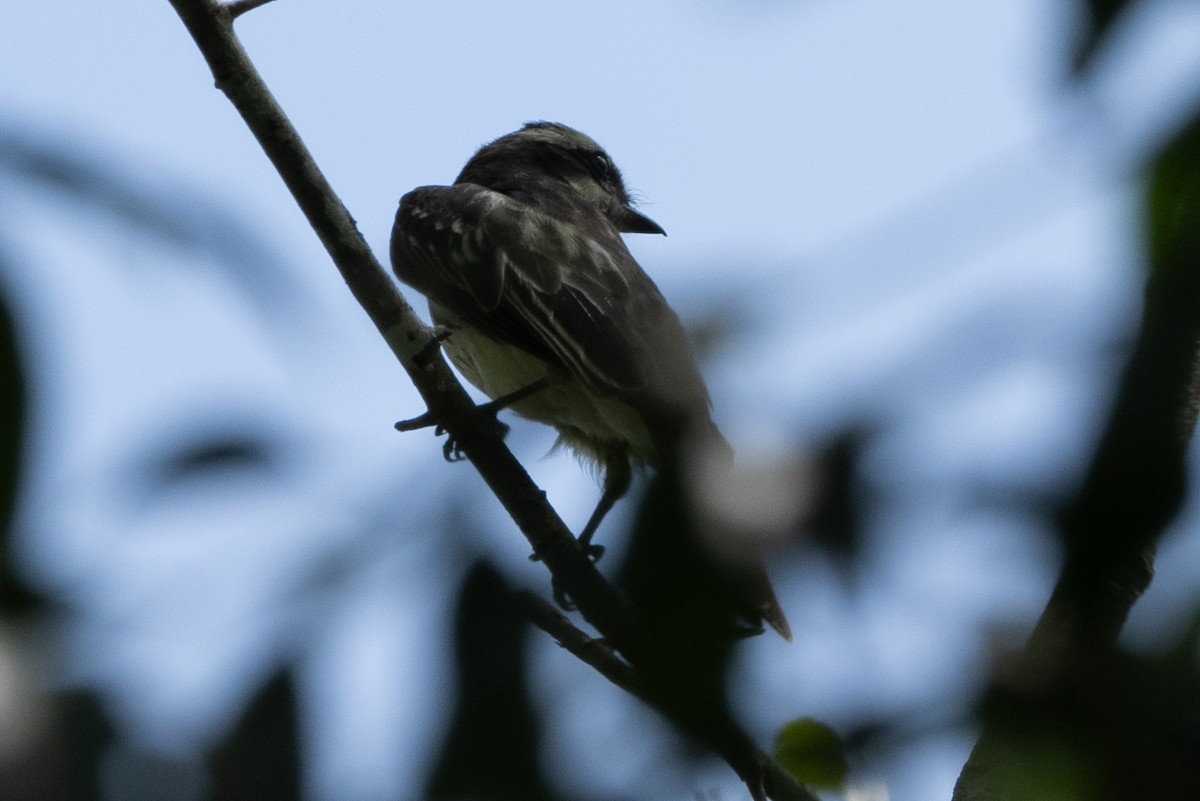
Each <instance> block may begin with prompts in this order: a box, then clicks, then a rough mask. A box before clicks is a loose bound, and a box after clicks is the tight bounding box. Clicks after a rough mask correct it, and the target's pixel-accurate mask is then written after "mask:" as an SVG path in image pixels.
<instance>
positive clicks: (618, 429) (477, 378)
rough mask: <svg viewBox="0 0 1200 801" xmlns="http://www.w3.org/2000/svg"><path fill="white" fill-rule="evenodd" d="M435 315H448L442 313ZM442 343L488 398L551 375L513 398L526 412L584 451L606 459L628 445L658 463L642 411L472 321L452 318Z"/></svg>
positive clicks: (643, 458)
mask: <svg viewBox="0 0 1200 801" xmlns="http://www.w3.org/2000/svg"><path fill="white" fill-rule="evenodd" d="M434 316H435V318H438V317H440V318H443V319H444V318H445V317H447V316H448V315H445V314H438V310H435V311H434ZM450 328H451V334H450V336H449V337H448V338H447V339H446V341H445V342H443V343H442V348H443V349H444V350H445V351H446V354H447V355H448V356H449V357H450V360H451V361H452V362H453V363H454V366H455V367H457V368H458V369H459V371H460V372H461V373H462V374H463V376H465V377H466V379H467V380H468V381H470V382H471V383H472V384H474V385H475V386H476V387H478V388H479V389H480V390H481V391H482V392H484V393H485V394H486V395H487V396H488V397H489V398H498V397H501V396H502V395H507V394H509V393H510V392H516V391H517V390H518V389H522V388H524V387H527V386H529V385H530V384H532V383H534V382H536V381H539V380H541V379H543V378H546V377H547V376H549V377H551V379H552V380H553V383H552V384H550V386H548V387H546V388H545V389H542V390H539V391H538V392H536V393H534V394H533V395H531V396H529V397H528V398H525V399H523V400H521V401H518V402H517V403H515V404H513V406H512V409H513V411H514V412H516V413H517V414H519V415H521V416H522V417H526V418H528V419H530V420H536V421H537V422H539V423H545V424H546V425H549V426H553V427H554V428H556V429H557V430H558V432H559V434H560V435H561V436H562V439H563V442H564V443H565V444H567V445H569V446H571V447H572V448H574V449H575V450H577V451H580V452H581V453H582V455H584V456H588V457H590V458H593V459H596V460H599V461H602V460H603V458H602V455H603V453H604V452H605V451H606V450H610V449H611V448H612V447H614V446H616V447H618V448H621V447H624V448H628V449H629V451H630V452H631V455H632V456H633V457H634V458H635V459H637V460H638V461H641V462H644V463H647V464H654V463H656V462H657V459H656V458H655V449H654V444H653V442H652V441H651V439H650V434H649V432H648V431H647V430H646V425H645V423H644V422H643V421H642V417H641V415H640V414H638V413H637V412H636V411H635V410H634V409H633V407H631V406H630V405H628V404H627V403H624V402H623V401H620V400H618V399H616V398H611V397H605V396H601V395H596V394H594V393H592V392H591V391H589V390H588V389H587V387H585V386H584V385H583V383H582V382H580V381H579V380H577V379H576V378H574V377H573V376H571V375H569V374H567V373H566V372H565V371H562V370H559V369H555V368H553V367H551V366H550V365H549V364H547V363H546V362H544V361H542V360H541V359H539V358H537V357H536V356H531V355H530V354H528V353H526V352H525V351H523V350H521V349H520V348H517V347H514V346H512V345H508V344H505V343H503V342H499V341H497V340H495V339H492V338H491V337H489V336H486V335H484V334H481V333H479V332H478V331H477V330H475V329H473V328H469V327H459V326H456V325H454V324H451V326H450Z"/></svg>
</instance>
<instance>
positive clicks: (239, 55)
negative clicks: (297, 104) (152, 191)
mask: <svg viewBox="0 0 1200 801" xmlns="http://www.w3.org/2000/svg"><path fill="white" fill-rule="evenodd" d="M171 4H172V5H173V6H174V8H175V10H176V12H177V13H178V14H179V16H180V18H181V19H182V20H183V23H184V25H185V26H186V27H187V29H188V32H189V33H190V34H191V35H192V38H193V39H194V40H195V42H196V45H197V46H198V47H199V49H200V52H201V53H202V54H203V55H204V58H205V60H206V61H207V62H208V65H209V67H210V68H211V70H212V74H213V77H214V78H215V79H216V85H217V87H218V88H219V89H221V91H223V92H224V93H225V94H226V96H227V97H228V98H229V100H230V101H231V102H232V103H233V105H234V107H235V108H236V109H237V110H238V112H239V113H240V114H241V116H242V119H243V120H244V121H245V123H246V125H247V126H248V127H249V128H250V130H251V132H252V133H253V134H254V136H255V138H256V139H257V140H258V142H259V144H260V145H261V146H262V148H263V150H264V151H265V152H266V154H267V157H268V158H269V159H270V160H271V163H272V164H274V165H275V168H276V170H277V171H278V172H279V175H280V177H282V178H283V180H284V183H285V184H286V185H287V187H288V189H289V190H290V191H291V193H292V196H293V197H294V198H295V200H296V202H297V204H298V205H299V206H300V209H301V210H302V211H303V212H304V214H305V216H306V217H307V219H308V221H309V223H310V224H311V225H312V227H313V230H314V231H316V233H317V236H318V237H319V238H320V240H321V243H322V244H323V245H324V246H325V249H326V250H327V251H328V252H329V255H330V257H331V258H332V260H333V262H334V264H335V265H336V266H337V268H338V270H339V271H340V272H341V274H342V277H343V278H344V279H345V281H346V284H347V286H348V287H349V288H350V291H351V292H352V293H353V295H354V297H355V298H356V299H357V300H358V302H359V304H360V305H362V307H363V309H364V310H365V311H366V312H367V315H368V316H369V317H370V318H371V321H372V322H373V323H374V324H375V326H376V328H378V329H379V331H380V333H381V334H382V335H383V337H384V339H385V340H386V341H387V343H388V344H389V346H390V347H391V349H392V352H393V353H394V354H395V355H396V357H397V359H399V360H400V363H401V364H402V365H403V367H404V369H405V371H406V372H407V373H408V375H409V377H410V378H411V380H412V382H413V384H414V385H415V386H416V388H417V390H418V391H419V392H420V394H421V397H422V398H423V399H424V400H425V403H426V404H427V405H428V407H429V414H430V417H431V419H433V420H436V421H437V423H438V425H440V426H441V427H443V428H444V429H445V430H446V431H447V432H448V433H449V434H450V436H451V437H452V438H453V440H454V442H455V443H456V444H457V446H458V448H459V449H461V450H462V451H463V452H464V453H465V454H466V456H467V458H468V459H470V461H471V462H472V464H473V465H474V466H475V468H476V469H477V470H478V471H479V473H480V475H482V476H483V478H484V480H485V481H486V482H487V484H488V486H489V487H490V488H491V490H492V492H494V493H495V495H496V497H497V498H498V499H499V500H500V502H501V503H502V504H503V506H504V508H505V509H506V510H507V511H508V513H509V514H510V515H511V516H512V518H513V520H514V521H515V522H516V523H517V525H518V527H519V528H520V529H521V531H522V533H523V534H524V535H525V537H526V539H528V541H529V543H530V545H531V546H532V547H533V550H534V553H536V554H537V555H538V556H539V557H540V559H541V560H542V561H543V562H544V563H545V564H546V566H547V567H548V568H549V569H550V571H551V573H552V574H553V576H554V581H555V584H556V586H557V588H558V589H559V590H561V591H562V592H564V593H566V594H567V595H568V596H569V597H570V598H571V600H572V601H574V603H575V604H576V605H577V606H578V608H579V611H580V612H581V613H582V614H583V616H584V617H585V618H586V619H587V621H588V622H589V623H591V624H592V625H593V626H594V627H595V628H596V629H597V631H599V632H600V633H601V634H602V635H603V636H604V638H605V640H606V641H607V643H608V644H609V646H611V647H612V648H615V649H617V650H619V651H623V652H624V651H626V650H627V649H628V647H629V644H630V642H631V640H632V639H633V633H632V624H631V616H630V613H629V611H628V609H627V608H626V606H625V603H624V602H623V600H622V599H621V598H620V596H619V595H618V594H617V593H616V591H615V590H614V589H613V588H612V586H611V585H609V584H608V583H607V582H606V581H605V580H604V578H603V577H602V576H601V575H600V573H599V571H597V570H596V568H595V566H594V565H593V564H592V562H591V560H590V559H588V558H587V557H586V556H585V555H584V553H583V551H582V550H581V549H580V548H579V545H578V543H577V542H576V540H575V538H574V536H572V534H571V532H570V531H569V530H568V529H567V527H566V526H565V525H564V524H563V522H562V520H561V519H560V518H559V517H558V515H557V514H556V513H555V512H554V510H553V509H552V508H551V507H550V505H549V504H548V503H547V502H546V498H545V493H543V492H542V491H541V490H540V489H539V488H538V487H537V486H536V485H535V484H534V483H533V481H532V480H531V479H530V478H529V475H528V474H527V473H526V472H525V469H524V468H523V467H522V466H521V464H520V463H519V462H518V461H517V460H516V459H515V458H514V457H513V455H512V453H511V452H510V451H509V450H508V448H507V447H506V446H505V444H504V441H503V438H502V436H501V434H500V431H499V429H498V427H497V426H496V425H495V420H494V419H493V418H492V417H491V416H490V415H488V414H486V413H481V412H480V411H479V410H478V409H477V408H476V406H475V404H474V403H472V401H471V399H470V397H469V396H468V395H467V393H466V392H465V391H464V390H463V388H462V386H461V385H460V384H459V383H458V381H457V380H456V379H455V377H454V375H453V373H451V372H450V370H449V368H448V367H447V366H446V362H445V360H444V359H443V358H442V356H441V353H440V352H439V351H438V350H437V349H436V348H435V347H431V343H433V342H434V340H435V334H434V332H433V331H431V330H430V329H429V328H428V327H427V326H425V325H424V324H423V323H422V322H421V320H420V319H419V318H418V317H417V316H416V315H415V314H414V313H413V311H412V309H411V308H410V307H409V306H408V304H407V303H406V302H405V301H404V299H403V298H402V297H401V296H400V294H399V292H398V291H397V289H396V285H395V284H394V283H393V281H392V280H391V278H390V277H389V276H388V274H387V273H386V272H385V271H384V269H383V268H382V267H381V266H380V264H379V262H378V261H377V260H376V259H375V257H374V255H373V254H372V253H371V251H370V249H369V248H368V247H367V244H366V242H365V241H364V240H363V238H362V235H361V234H360V233H359V231H358V228H357V226H356V224H355V222H354V220H353V219H352V218H351V217H350V214H349V212H348V211H347V210H346V208H345V206H344V205H343V204H342V203H341V201H340V200H339V199H338V197H337V196H336V195H335V194H334V192H333V189H332V187H331V186H330V185H329V184H328V182H327V181H326V180H325V177H324V176H323V175H322V174H321V173H320V171H319V170H318V169H317V167H316V164H315V163H314V162H313V159H312V157H311V156H310V154H309V153H308V150H307V148H306V147H305V146H304V143H303V142H302V141H301V140H300V137H299V135H298V134H297V133H296V131H295V129H294V128H293V127H292V126H291V123H290V122H289V121H288V119H287V117H286V115H285V114H284V113H283V110H282V109H281V108H280V107H279V105H278V104H277V103H276V101H275V99H274V97H273V96H272V95H271V94H270V92H269V91H268V90H267V88H266V86H265V85H264V84H263V81H262V79H261V78H260V77H259V75H258V73H257V71H256V70H255V68H254V66H253V64H252V63H251V62H250V59H249V57H248V56H247V55H246V53H245V51H244V50H243V49H242V47H241V45H240V43H239V42H238V40H237V38H236V36H235V35H234V32H233V20H234V17H235V16H236V14H238V13H242V12H243V11H246V10H249V9H250V8H251V7H253V5H255V4H257V3H256V2H255V0H243V1H242V2H237V3H231V4H229V5H223V4H221V3H219V2H216V0H171ZM542 611H544V610H542ZM562 622H563V620H559V621H553V620H552V621H550V623H551V624H552V628H553V627H556V626H557V627H558V628H559V629H560V633H561V634H563V636H564V637H566V638H567V639H568V640H569V641H573V642H575V641H577V640H578V639H579V638H578V637H576V636H575V635H574V634H572V633H571V632H570V631H566V630H561V623H562ZM568 626H569V624H568ZM570 628H571V629H574V627H570ZM575 631H577V630H575ZM579 635H580V636H582V633H579ZM555 636H558V635H555ZM646 636H647V635H646V634H645V633H643V634H642V635H639V637H638V639H639V640H641V641H645V639H646ZM584 639H586V638H584ZM576 644H577V645H582V643H581V642H576ZM585 650H586V649H585ZM595 653H597V652H593V654H595ZM581 658H582V657H581ZM613 658H614V659H615V656H614V657H613ZM584 661H585V662H588V664H593V661H594V660H591V659H584ZM619 661H620V660H618V662H619ZM612 664H615V663H611V664H610V663H607V662H604V663H601V662H596V663H595V664H593V667H596V669H597V670H599V671H600V672H601V673H602V674H605V675H608V672H606V671H607V667H611V666H612ZM622 664H624V663H622ZM610 678H611V679H613V680H614V681H615V682H616V683H618V684H619V685H620V686H626V685H627V684H628V683H629V682H630V677H629V674H628V673H627V672H626V671H625V670H624V669H622V670H621V671H620V672H619V674H618V673H614V674H613V675H612V676H610ZM659 708H660V711H663V713H664V715H666V716H667V717H668V718H670V719H672V720H673V722H675V723H676V724H677V725H678V724H679V721H678V720H676V719H675V718H673V717H672V716H671V713H670V712H669V711H667V710H662V708H661V707H659ZM729 740H730V741H731V742H735V743H736V747H728V748H726V747H721V746H719V745H714V747H715V748H716V750H717V751H718V753H720V755H721V757H722V758H723V759H725V760H726V761H727V762H728V763H729V764H730V765H731V766H732V767H733V768H734V769H735V770H736V771H737V773H738V775H739V776H741V777H742V779H743V780H744V781H746V784H747V786H748V788H749V789H750V791H751V793H752V794H754V796H755V798H763V797H764V795H763V794H764V792H765V793H766V794H769V795H770V797H772V798H774V799H776V801H815V798H816V797H815V796H813V795H812V794H811V793H810V792H809V791H808V790H807V789H806V788H804V787H803V786H802V785H800V784H799V783H798V782H797V781H796V780H795V779H794V778H792V777H791V776H790V775H789V774H787V772H786V771H784V770H783V769H782V768H781V767H780V766H779V765H778V764H776V763H775V762H774V761H773V760H772V759H771V758H770V757H768V756H767V755H766V754H764V753H762V752H761V751H759V750H758V749H757V748H755V747H754V746H753V745H752V744H750V743H749V740H748V738H746V737H745V735H744V734H742V733H741V732H740V730H734V731H733V732H732V736H731V737H730V738H729Z"/></svg>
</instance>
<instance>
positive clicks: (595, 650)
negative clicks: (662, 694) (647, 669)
mask: <svg viewBox="0 0 1200 801" xmlns="http://www.w3.org/2000/svg"><path fill="white" fill-rule="evenodd" d="M518 598H519V599H520V601H521V604H522V606H524V608H525V614H526V615H528V616H529V619H530V621H532V623H533V625H535V626H537V627H538V628H539V629H541V630H542V631H544V632H546V633H547V634H549V635H550V636H551V637H553V638H554V639H555V640H556V641H557V642H558V644H559V645H561V646H562V647H563V648H565V649H567V651H569V652H570V653H571V655H573V656H574V657H576V658H577V659H579V661H581V662H584V663H586V664H588V665H591V666H592V667H593V668H594V669H595V670H596V672H597V673H599V674H601V675H602V676H604V677H605V678H606V679H608V680H609V681H611V682H612V683H613V684H615V685H617V686H618V687H620V688H621V689H622V690H625V691H626V692H628V693H629V694H630V695H635V696H637V697H639V698H643V700H645V699H644V697H643V696H642V688H641V682H639V681H638V678H637V674H636V673H635V672H634V670H633V668H632V667H631V666H630V664H629V663H628V662H626V661H625V660H624V659H622V658H621V657H620V656H619V655H617V653H616V652H615V651H613V649H612V647H611V646H610V645H609V644H608V643H606V642H604V641H603V640H598V639H596V638H595V637H589V636H588V635H587V634H584V633H583V632H582V631H581V630H579V629H578V628H577V627H576V626H575V625H574V624H572V623H571V621H570V620H568V619H567V618H566V616H565V615H563V614H562V613H561V612H559V611H558V610H557V609H555V608H554V607H553V606H551V605H550V604H549V603H547V602H546V601H545V600H543V599H542V598H539V597H538V596H536V595H534V594H533V593H532V592H528V591H525V592H521V593H520V594H519V595H518Z"/></svg>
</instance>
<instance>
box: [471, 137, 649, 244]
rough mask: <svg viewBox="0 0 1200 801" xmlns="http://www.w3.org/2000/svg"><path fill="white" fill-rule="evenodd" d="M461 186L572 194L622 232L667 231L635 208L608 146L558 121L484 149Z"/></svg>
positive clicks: (528, 195) (527, 195)
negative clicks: (467, 184) (469, 185)
mask: <svg viewBox="0 0 1200 801" xmlns="http://www.w3.org/2000/svg"><path fill="white" fill-rule="evenodd" d="M456 183H474V184H479V185H481V186H486V187H488V188H489V189H494V190H496V191H498V192H503V193H505V194H510V195H514V196H519V197H522V198H523V199H525V200H531V199H532V200H537V199H539V198H540V196H541V195H542V194H545V193H548V194H550V195H551V197H553V196H555V195H560V193H561V192H563V191H566V192H569V193H570V195H571V196H572V197H574V198H576V199H577V200H580V201H582V202H583V203H584V204H586V205H587V206H590V207H592V208H594V209H595V210H597V211H599V212H600V213H601V214H603V215H604V216H605V217H607V218H608V220H609V221H610V222H611V223H612V224H613V225H614V226H615V227H616V229H617V230H618V231H622V232H625V233H637V234H663V233H665V232H664V231H663V229H662V227H660V226H659V224H658V223H656V222H654V220H651V219H650V218H649V217H647V216H646V215H644V214H642V213H640V212H638V211H637V210H636V209H634V208H633V202H632V201H631V200H630V198H629V192H628V191H627V190H626V189H625V182H624V181H623V180H622V179H621V171H620V170H618V169H617V165H616V164H614V163H613V160H612V159H611V158H609V155H608V154H607V153H605V152H604V148H602V147H600V145H598V144H596V142H595V140H593V139H592V138H591V137H589V136H587V135H585V134H583V133H580V132H579V131H577V130H575V129H574V128H570V127H568V126H566V125H563V124H561V123H557V122H530V123H527V124H526V125H525V126H524V127H523V128H521V130H519V131H515V132H513V133H510V134H506V135H505V136H502V137H500V138H499V139H497V140H495V141H494V142H490V143H488V144H486V145H484V146H483V147H481V148H480V149H479V151H478V152H477V153H476V154H475V155H474V156H472V157H471V160H470V161H468V162H467V165H466V166H465V167H463V170H462V172H461V173H459V176H458V179H457V180H456ZM547 200H549V198H547Z"/></svg>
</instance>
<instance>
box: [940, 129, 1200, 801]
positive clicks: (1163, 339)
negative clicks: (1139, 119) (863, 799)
mask: <svg viewBox="0 0 1200 801" xmlns="http://www.w3.org/2000/svg"><path fill="white" fill-rule="evenodd" d="M1197 186H1200V123H1196V124H1194V125H1193V126H1192V129H1191V130H1189V131H1187V132H1185V133H1184V134H1183V135H1182V136H1181V137H1180V138H1179V139H1178V140H1177V141H1176V143H1175V144H1174V145H1173V146H1172V147H1171V148H1170V149H1168V151H1167V152H1166V153H1165V154H1163V156H1162V157H1161V158H1160V159H1159V160H1158V162H1157V163H1156V165H1155V169H1154V178H1153V181H1152V183H1151V187H1150V196H1149V202H1148V204H1147V206H1148V209H1147V216H1148V220H1149V224H1150V225H1149V227H1150V231H1149V236H1148V240H1149V244H1150V251H1151V252H1150V263H1151V270H1152V272H1151V275H1150V279H1149V281H1148V284H1147V290H1146V296H1145V305H1144V309H1143V316H1142V321H1141V327H1140V329H1139V332H1138V337H1137V340H1136V343H1135V346H1134V349H1133V354H1132V356H1131V358H1130V360H1129V364H1128V366H1127V368H1126V371H1125V374H1124V376H1123V378H1122V381H1121V384H1120V388H1119V392H1118V395H1117V399H1116V403H1115V405H1114V408H1113V411H1112V414H1111V416H1110V418H1109V422H1108V425H1107V428H1106V429H1105V432H1104V436H1103V438H1102V440H1101V443H1100V447H1099V449H1098V451H1097V453H1096V456H1095V458H1094V460H1093V462H1092V465H1091V467H1090V469H1089V471H1088V474H1087V477H1086V479H1085V481H1084V483H1083V486H1082V488H1081V489H1080V491H1079V493H1078V495H1077V497H1076V498H1075V499H1074V501H1073V502H1072V503H1070V504H1069V505H1068V506H1067V507H1066V509H1065V510H1064V512H1063V514H1062V515H1061V517H1060V519H1059V533H1060V536H1061V539H1062V542H1063V545H1064V546H1065V553H1064V562H1063V566H1062V570H1061V572H1060V574H1059V579H1058V582H1057V584H1056V586H1055V588H1054V592H1053V593H1052V595H1051V597H1050V600H1049V602H1048V603H1047V606H1046V609H1045V611H1044V612H1043V613H1042V616H1041V618H1040V619H1039V621H1038V623H1037V625H1036V627H1035V628H1034V631H1033V634H1032V635H1031V637H1030V640H1029V643H1028V644H1027V645H1026V648H1025V650H1024V652H1023V654H1022V656H1021V659H1020V662H1019V663H1018V666H1017V669H1016V671H1015V673H1014V675H1013V676H1012V677H1010V678H1009V679H1008V680H1006V681H1004V682H1002V683H1001V684H1000V685H999V686H998V687H997V688H996V689H997V690H998V691H999V692H1000V693H1001V694H1003V695H1004V696H1005V697H1006V698H1008V699H1009V701H1011V702H1013V703H1010V704H1008V705H1009V706H1010V707H1015V706H1020V707H1021V708H1022V709H1024V710H1026V712H1025V713H1022V714H1021V715H1015V714H1004V715H1001V716H1000V718H997V716H995V715H993V716H991V718H989V719H988V720H986V721H985V730H984V735H983V737H982V738H981V739H980V741H979V743H978V744H977V745H976V747H975V750H974V752H973V753H972V755H971V758H970V760H968V762H967V764H966V766H965V767H964V769H963V772H962V775H961V776H960V777H959V781H958V785H957V786H956V788H955V793H954V799H955V801H982V799H988V800H989V801H999V800H1000V799H1006V798H1008V797H1009V795H1007V794H1006V793H1005V792H1004V791H1003V790H1002V788H1006V787H1011V784H1010V782H1009V780H1010V779H1011V778H1012V777H1011V776H1009V777H1005V776H1004V773H1005V772H1006V770H1010V769H1011V766H1006V764H1005V759H1006V756H1005V754H1006V752H1008V751H1009V749H1010V748H1011V747H1012V745H1013V743H1014V742H1015V741H1016V740H1019V739H1021V738H1022V737H1023V736H1025V734H1027V733H1028V732H1029V731H1031V730H1033V729H1035V728H1036V727H1037V726H1038V721H1037V719H1036V716H1037V715H1040V714H1043V713H1046V714H1057V713H1056V712H1053V711H1052V710H1055V709H1056V708H1057V710H1059V711H1061V710H1062V709H1065V708H1067V707H1068V706H1069V705H1070V704H1078V703H1079V702H1080V699H1079V688H1080V687H1083V686H1088V685H1087V682H1086V680H1087V679H1088V678H1091V677H1092V676H1094V675H1095V673H1096V672H1097V671H1099V670H1103V669H1104V668H1103V667H1102V666H1104V665H1107V664H1109V663H1110V662H1111V657H1112V655H1113V654H1114V650H1115V648H1114V646H1115V643H1116V640H1117V636H1118V635H1119V633H1120V631H1121V628H1122V627H1123V626H1124V624H1125V620H1126V618H1127V616H1128V614H1129V611H1130V609H1131V608H1132V607H1133V604H1134V603H1135V602H1136V601H1137V599H1138V598H1139V597H1141V595H1142V593H1143V592H1145V590H1146V588H1147V587H1148V586H1149V584H1150V580H1151V578H1152V577H1153V572H1154V552H1155V548H1156V546H1157V544H1158V541H1159V539H1160V537H1161V536H1162V534H1163V532H1164V530H1165V529H1166V526H1167V524H1168V523H1169V522H1170V521H1171V519H1172V518H1173V517H1174V515H1175V514H1176V512H1177V511H1178V509H1179V507H1180V504H1181V503H1182V500H1183V496H1184V490H1185V486H1186V456H1187V447H1188V442H1189V440H1190V439H1191V436H1192V433H1193V430H1194V429H1195V425H1196V408H1197V397H1198V395H1200V390H1198V387H1200V376H1198V373H1197V365H1198V364H1200V192H1197V190H1196V187H1197ZM1092 700H1095V699H1092ZM998 719H1002V722H1001V723H1000V724H999V725H997V720H998Z"/></svg>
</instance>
